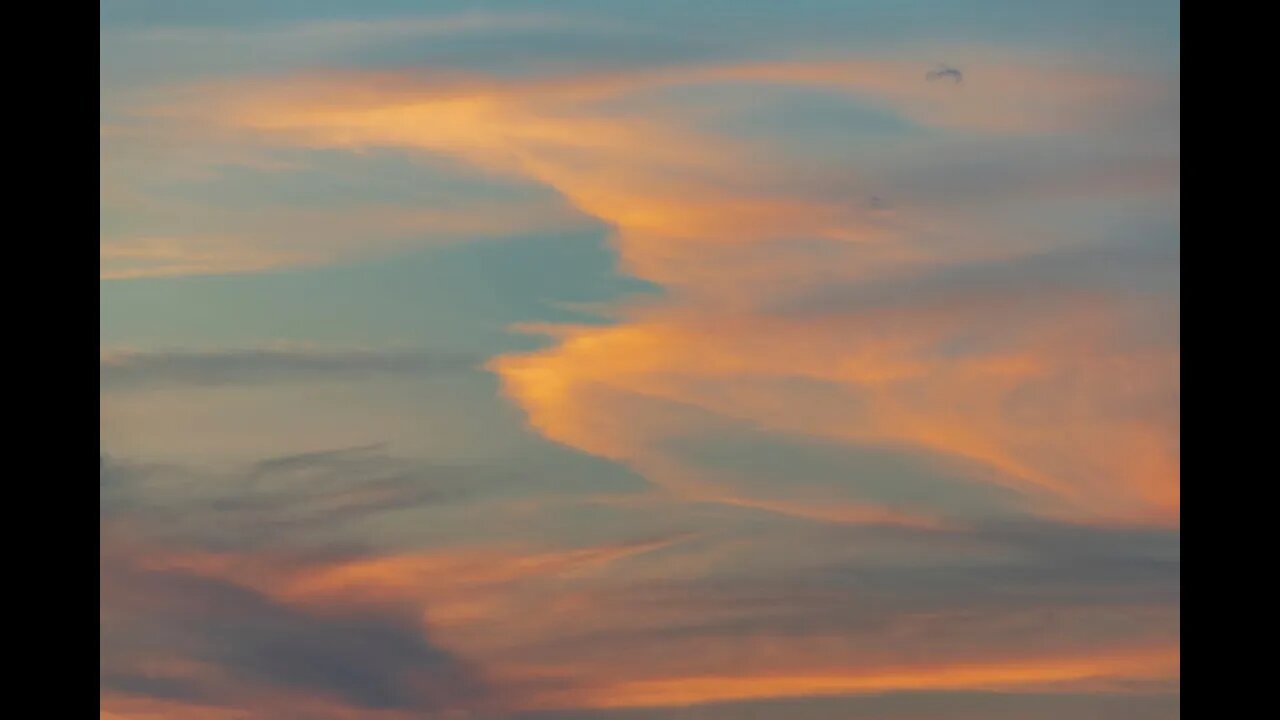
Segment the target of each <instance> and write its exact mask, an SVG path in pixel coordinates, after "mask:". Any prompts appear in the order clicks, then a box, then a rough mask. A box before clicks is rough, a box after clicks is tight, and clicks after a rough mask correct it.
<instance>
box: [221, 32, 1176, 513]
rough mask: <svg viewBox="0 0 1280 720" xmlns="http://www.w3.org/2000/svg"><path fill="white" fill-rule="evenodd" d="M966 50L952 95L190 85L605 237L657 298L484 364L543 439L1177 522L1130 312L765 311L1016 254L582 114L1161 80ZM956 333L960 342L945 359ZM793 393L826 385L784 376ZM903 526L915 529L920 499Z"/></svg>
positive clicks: (1074, 89) (900, 104) (438, 83)
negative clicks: (931, 479) (413, 159)
mask: <svg viewBox="0 0 1280 720" xmlns="http://www.w3.org/2000/svg"><path fill="white" fill-rule="evenodd" d="M974 63H976V64H974V65H972V72H970V73H969V74H970V75H972V76H973V77H974V79H973V80H972V81H970V80H966V83H965V84H964V86H963V89H962V91H961V89H960V88H956V87H946V88H942V87H939V86H937V85H935V84H929V83H925V82H923V80H921V79H920V77H917V76H918V75H919V74H920V70H919V67H918V66H916V65H915V64H913V63H904V62H901V61H898V60H896V59H874V58H873V59H852V60H847V61H829V62H809V63H801V62H793V63H766V64H748V65H738V66H703V67H692V68H679V69H665V70H658V71H644V72H638V73H629V74H628V73H617V74H600V75H589V76H582V77H571V78H552V79H535V80H531V81H510V80H492V79H484V78H474V77H433V76H414V75H412V74H372V75H363V74H347V75H333V76H319V75H316V76H310V77H306V78H301V79H296V78H295V79H293V80H291V81H290V82H289V83H288V84H284V85H282V84H280V83H274V82H273V83H266V84H262V83H259V84H256V85H255V84H250V85H249V86H248V87H243V88H237V89H234V90H222V91H219V92H216V93H212V94H211V95H210V97H214V98H216V100H214V101H212V102H213V105H214V106H216V107H217V108H218V114H217V117H219V118H220V119H221V120H222V121H223V122H225V123H228V124H230V125H231V126H233V127H236V128H240V129H248V130H251V131H255V132H259V133H264V134H266V135H267V136H269V137H274V138H277V139H281V140H284V141H287V142H293V143H300V144H303V145H307V146H314V147H330V148H332V147H338V148H352V149H358V148H365V147H376V146H394V147H405V148H411V149H416V150H426V151H429V152H432V153H439V154H444V155H448V156H452V157H456V158H459V159H462V160H465V161H468V162H470V163H473V164H475V165H477V166H479V167H482V168H485V169H487V170H492V171H496V172H501V173H506V174H511V175H516V176H520V177H524V178H527V179H530V180H533V181H536V182H539V183H542V184H545V185H547V186H549V187H551V188H553V189H554V190H556V191H557V192H558V193H560V194H561V195H562V196H563V197H564V198H565V200H566V201H567V202H568V203H569V204H570V205H571V206H573V207H574V208H576V209H577V210H579V211H581V212H582V213H584V214H586V215H589V216H591V217H594V218H597V219H599V220H601V221H603V222H605V223H607V224H609V225H610V226H611V227H613V228H614V229H615V238H614V243H615V246H616V248H617V250H618V253H619V257H620V260H621V267H622V269H623V270H624V271H625V272H628V273H631V274H634V275H636V276H639V277H641V278H644V279H646V280H649V281H651V282H654V283H657V284H659V285H661V286H662V287H664V288H665V289H666V290H667V291H668V295H667V297H666V298H664V299H663V300H661V301H650V302H648V303H647V304H644V305H639V306H636V307H635V308H634V309H633V310H631V311H629V312H623V313H621V315H620V318H619V322H618V323H617V324H615V325H612V326H607V327H600V326H589V327H569V328H561V329H559V330H557V331H556V333H555V335H556V338H557V344H556V345H555V346H553V347H551V348H548V349H546V350H542V351H538V352H533V353H525V354H520V355H511V356H505V357H501V358H497V359H495V360H494V362H493V363H492V368H493V369H494V370H495V372H497V373H498V374H499V375H500V377H501V378H502V380H503V385H504V388H505V390H506V392H507V393H508V395H509V396H510V397H511V398H512V399H513V400H515V401H516V402H518V403H519V404H520V405H521V406H522V407H523V408H524V409H525V411H526V412H527V413H528V416H529V420H530V423H531V424H532V425H533V426H534V427H535V428H536V429H538V430H539V431H540V432H542V433H543V434H544V435H546V436H547V437H548V438H550V439H552V440H555V441H558V442H561V443H564V444H566V445H569V446H572V447H575V448H578V449H580V450H583V451H586V452H589V453H592V454H596V455H600V456H603V457H607V458H611V459H614V460H617V461H619V462H623V463H627V464H629V465H631V466H632V467H633V468H635V469H637V470H638V471H639V472H641V473H642V474H645V475H646V476H647V477H648V478H649V479H650V480H653V481H654V482H656V483H658V484H660V485H663V486H664V487H666V488H668V489H670V490H674V491H677V492H686V493H689V496H690V497H692V498H697V499H717V498H718V499H720V500H722V501H724V502H728V503H734V504H739V505H749V506H752V507H760V508H768V507H773V508H774V509H777V510H778V511H781V512H791V513H793V514H801V515H807V516H812V517H815V518H823V519H827V520H830V519H832V518H835V517H838V516H840V515H841V513H840V512H838V511H831V510H828V511H827V512H814V511H813V508H805V507H803V506H801V505H797V504H796V503H791V507H790V508H788V507H787V506H786V504H785V503H782V502H779V501H778V499H773V500H769V499H766V498H761V497H753V496H748V495H744V494H742V493H740V492H736V491H734V490H733V489H732V488H728V487H725V486H724V483H718V482H713V481H711V480H710V479H709V475H707V474H704V475H703V476H702V477H699V473H705V472H706V471H705V470H703V469H701V468H695V467H692V466H690V465H689V464H688V463H684V462H681V461H680V459H679V458H675V457H673V456H671V454H670V453H668V452H665V451H664V450H663V449H662V445H663V444H664V442H666V441H668V440H670V439H673V438H679V437H688V436H690V435H696V434H697V432H698V431H699V428H700V427H701V424H702V423H704V422H705V419H699V418H698V417H696V416H697V413H702V414H703V415H704V416H710V417H723V418H728V419H732V420H734V421H736V422H742V423H748V424H750V425H752V426H755V427H758V428H761V429H763V430H766V431H773V432H776V433H783V434H793V435H797V436H803V437H818V438H822V439H826V440H831V441H842V442H858V443H864V444H865V443H871V444H884V445H891V446H907V447H911V446H915V447H919V448H922V449H925V450H927V451H929V452H934V453H943V454H948V455H952V456H955V457H957V458H960V459H963V460H965V461H967V462H971V463H977V464H979V465H982V466H985V467H987V468H988V469H989V470H990V472H988V473H985V474H984V475H983V477H981V478H979V479H981V480H983V481H987V482H995V483H998V484H1000V485H1003V486H1004V487H1007V488H1010V489H1013V490H1016V491H1018V492H1020V493H1022V494H1023V495H1024V496H1025V498H1026V502H1027V503H1028V507H1030V508H1031V509H1032V510H1033V511H1035V512H1037V513H1040V514H1044V515H1050V516H1055V517H1061V518H1067V519H1073V520H1081V519H1083V520H1091V521H1097V522H1112V521H1114V522H1152V523H1159V524H1171V523H1176V516H1177V509H1178V490H1177V488H1178V483H1179V478H1178V446H1177V436H1176V397H1177V351H1176V349H1170V348H1163V349H1141V348H1140V349H1136V350H1134V349H1127V348H1126V347H1125V345H1124V342H1123V340H1124V337H1125V335H1126V334H1127V333H1128V332H1129V331H1130V329H1131V328H1130V327H1129V326H1127V325H1126V324H1125V322H1127V321H1126V320H1125V319H1124V318H1125V317H1126V316H1125V312H1126V311H1127V304H1129V303H1131V302H1134V301H1131V300H1129V299H1126V298H1124V297H1122V296H1121V295H1119V294H1116V293H1111V294H1107V293H1100V292H1095V291H1089V290H1079V291H1071V292H1060V291H1054V292H1056V294H1054V293H1053V292H1049V293H1048V294H1046V293H1045V292H1043V291H1040V290H1037V289H1035V288H1028V287H1025V286H1019V287H1018V288H1017V289H1016V291H1004V292H1003V294H1002V291H1000V290H999V289H998V288H997V289H994V290H979V291H977V292H975V291H973V290H972V289H964V288H960V289H953V290H945V288H944V292H942V294H940V295H937V296H929V295H924V296H921V297H919V298H916V299H913V300H911V301H910V302H907V303H900V304H899V306H893V305H892V304H891V305H888V306H875V305H873V306H870V307H860V306H856V305H855V306H851V307H849V308H847V309H838V308H837V309H834V310H833V311H827V312H818V313H813V312H811V313H808V314H799V315H791V316H789V315H786V314H779V313H776V312H772V311H769V310H768V309H767V308H768V307H769V306H770V305H772V304H777V303H783V304H785V303H786V302H787V301H788V300H789V299H791V298H794V297H797V296H803V295H804V293H806V292H809V291H812V290H813V289H815V288H819V287H823V286H833V285H834V286H839V285H851V284H865V283H870V282H878V283H881V284H885V283H890V282H891V281H892V280H893V279H894V278H902V279H903V281H904V282H905V281H908V280H913V279H916V280H918V279H921V278H923V280H924V282H929V281H930V279H931V278H933V277H935V276H936V275H937V273H938V272H939V271H940V270H945V269H947V268H957V267H965V266H968V265H972V264H974V263H977V262H983V261H989V260H992V259H1003V260H1013V259H1016V258H1018V257H1019V256H1023V255H1029V254H1032V253H1033V252H1034V251H1035V250H1036V249H1035V248H1034V247H1032V246H1028V245H1027V243H1026V242H1025V241H1020V240H1019V239H1017V238H1016V237H1011V236H1010V235H1011V233H1010V232H1009V231H1004V232H1003V234H1002V232H1001V231H1000V230H999V226H998V224H995V225H990V226H987V225H983V224H981V223H979V224H977V225H975V224H974V223H973V222H972V220H971V218H969V217H967V216H963V215H955V214H953V215H947V214H946V213H942V214H937V213H933V214H931V212H930V211H922V212H918V213H912V212H902V213H892V214H890V215H885V214H884V213H880V212H877V211H875V210H874V209H871V208H866V207H862V206H860V205H859V204H857V203H850V202H846V201H836V200H831V199H824V198H814V197H811V196H808V195H806V194H805V193H803V192H789V191H788V190H787V189H786V188H787V187H788V185H789V182H788V181H789V180H802V179H803V178H804V173H805V170H804V169H803V168H802V167H799V166H796V165H795V164H794V163H791V164H788V163H787V162H786V161H785V154H783V153H781V152H780V150H779V149H778V148H769V147H758V146H746V145H744V144H742V143H739V142H734V141H731V140H728V139H726V138H723V137H719V136H715V135H711V134H708V133H705V132H698V131H695V130H693V129H691V128H690V127H689V126H687V125H686V124H684V123H683V122H682V121H681V120H680V118H679V115H678V113H676V112H674V111H672V110H671V109H670V108H669V107H666V106H658V107H657V108H656V109H655V108H654V107H653V106H652V105H649V106H645V108H646V110H643V111H638V112H626V111H623V110H619V109H617V108H614V107H610V108H607V109H606V108H605V107H602V106H601V105H600V104H599V101H601V100H611V99H616V98H619V97H635V96H639V95H643V93H644V92H646V91H648V90H651V89H655V88H661V87H666V86H671V85H688V84H697V83H716V82H737V81H751V82H760V83H791V84H802V85H811V86H817V87H822V88H827V89H830V90H831V91H833V92H847V93H852V94H854V95H858V96H860V97H865V98H868V99H870V101H873V102H878V103H882V104H883V105H884V106H886V107H889V108H893V109H895V110H896V111H898V112H900V113H903V114H905V115H906V116H908V117H911V118H913V119H915V120H917V121H920V122H928V123H934V124H938V125H941V126H944V127H949V128H959V129H969V130H982V131H984V132H985V131H991V132H1009V131H1014V130H1017V131H1018V132H1028V133H1035V132H1052V133H1062V132H1087V131H1092V130H1094V129H1096V128H1098V127H1110V125H1109V124H1114V123H1117V122H1120V123H1121V124H1123V123H1122V121H1123V119H1124V118H1123V117H1122V116H1125V114H1126V113H1129V114H1132V113H1136V112H1140V111H1142V109H1143V108H1144V107H1145V106H1146V104H1147V103H1150V102H1154V101H1155V99H1153V98H1155V96H1156V95H1158V93H1155V91H1153V90H1151V89H1150V88H1149V87H1148V86H1146V85H1144V84H1142V82H1141V79H1140V78H1135V77H1128V76H1121V75H1114V74H1106V73H1100V72H1094V71H1089V70H1061V69H1046V68H1045V67H1043V66H1037V65H1035V64H1033V63H1026V62H1023V61H1022V59H1014V60H1013V61H1010V60H1008V59H1005V60H998V59H991V58H983V57H975V60H974ZM203 92H210V91H209V89H208V88H204V89H203ZM944 93H945V94H944ZM779 160H781V162H777V161H779ZM799 185H803V183H799ZM1050 240H1051V241H1054V242H1056V240H1054V239H1053V238H1050ZM1039 250H1040V251H1043V250H1044V248H1043V247H1041V248H1039ZM1042 296H1043V297H1042ZM957 344H958V345H960V346H965V345H968V346H971V347H970V349H968V350H965V351H963V352H957V351H953V350H949V349H948V348H949V347H951V346H954V345H957ZM797 382H804V383H808V384H809V385H810V386H818V387H823V388H825V391H823V392H822V393H806V392H799V391H797V389H796V387H795V384H796V383H797ZM691 410H692V411H696V412H694V413H691V412H690V411H691ZM854 507H855V508H859V507H860V509H855V510H854V511H852V512H848V513H844V516H845V517H846V518H847V519H848V520H849V521H852V522H863V521H866V520H867V519H868V518H873V519H878V520H885V519H888V518H890V513H889V512H887V511H886V509H885V508H883V507H877V506H876V504H875V503H874V502H871V501H868V502H867V503H866V504H865V505H862V506H856V505H855V506H854ZM903 519H904V520H905V521H906V522H908V523H917V524H918V523H922V522H923V523H927V522H932V520H930V519H928V515H927V513H925V514H918V515H911V514H907V515H906V516H904V518H903Z"/></svg>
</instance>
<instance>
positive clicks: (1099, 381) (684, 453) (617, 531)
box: [99, 0, 1180, 720]
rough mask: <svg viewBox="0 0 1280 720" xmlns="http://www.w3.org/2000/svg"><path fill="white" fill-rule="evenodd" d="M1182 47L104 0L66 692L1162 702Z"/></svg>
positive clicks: (503, 700)
mask: <svg viewBox="0 0 1280 720" xmlns="http://www.w3.org/2000/svg"><path fill="white" fill-rule="evenodd" d="M1178 36H1179V8H1178V3H1176V2H1173V1H1172V0H1106V1H1105V2H1103V1H1101V0H1081V1H1080V2H1074V3H1061V2H1040V1H1036V0H1017V1H1014V0H892V1H891V0H843V1H840V2H837V1H836V0H793V1H790V2H785V3H782V2H767V1H765V0H733V1H729V0H704V1H702V2H697V3H688V2H674V1H672V0H645V1H640V0H627V1H624V0H539V1H537V2H533V1H529V0H525V1H519V2H517V1H515V0H509V1H497V0H495V1H489V2H463V1H461V0H432V1H430V2H427V1H417V2H411V1H410V0H362V1H360V2H356V1H354V0H345V1H339V0H309V1H307V2H303V1H302V0H271V1H270V2H262V1H261V0H223V1H221V2H213V1H212V0H208V1H205V0H188V1H186V2H179V3H174V2H169V1H162V0H104V1H103V2H102V4H101V13H100V82H101V85H100V148H101V153H100V207H101V212H100V237H99V248H100V267H101V280H100V286H99V298H100V337H101V343H100V389H101V390H100V392H101V394H100V418H101V433H100V443H99V445H100V448H99V451H100V456H101V461H100V480H99V495H100V569H101V572H100V577H101V586H100V628H101V630H100V668H101V671H100V707H101V710H100V718H101V719H102V720H161V719H168V718H182V719H184V720H186V719H191V720H267V719H271V720H275V719H285V720H340V719H349V718H362V719H363V718H369V719H371V720H402V719H409V718H428V719H437V718H438V719H440V720H444V719H448V720H454V719H466V720H659V719H675V720H753V719H764V718H776V717H788V718H793V719H794V720H828V719H831V720H836V719H839V720H873V719H874V720H1013V719H1015V718H1016V719H1019V720H1026V719H1035V720H1041V719H1043V720H1067V719H1068V718H1070V719H1073V720H1074V719H1076V718H1082V717H1088V718H1096V719H1099V720H1112V719H1114V720H1120V719H1122V718H1123V719H1125V720H1144V719H1157V718H1159V719H1166V718H1176V717H1177V716H1178V714H1179V573H1180V569H1179V568H1180V548H1179V542H1180V541H1179V511H1180V501H1179V487H1180V471H1179V466H1180V461H1179V455H1180V449H1179V423H1180V417H1179V387H1180V382H1179V373H1180V369H1179V358H1180V350H1179V313H1180V310H1179V292H1180V290H1179V273H1180V260H1179V252H1180V251H1179V246H1180V228H1179V163H1180V159H1179V143H1180V139H1179V134H1180V128H1179V112H1180V111H1179V102H1180V100H1179V52H1180V48H1179V41H1178Z"/></svg>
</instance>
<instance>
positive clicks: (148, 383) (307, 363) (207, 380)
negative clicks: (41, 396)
mask: <svg viewBox="0 0 1280 720" xmlns="http://www.w3.org/2000/svg"><path fill="white" fill-rule="evenodd" d="M481 362H483V358H481V357H479V356H477V355H471V354H467V353H451V352H422V351H411V350H405V351H371V350H347V351H326V350H277V349H247V350H223V351H209V352H196V351H172V352H119V353H110V354H107V355H104V356H103V358H102V359H101V361H100V362H99V381H100V383H101V387H102V389H103V390H117V389H130V388H145V387H155V386H162V385H197V386H211V385H229V384H241V383H261V382H285V381H298V380H314V379H320V378H328V379H341V378H353V377H364V376H371V375H405V376H422V375H436V374H440V373H461V372H466V371H468V370H471V369H473V368H475V367H478V366H479V365H480V364H481Z"/></svg>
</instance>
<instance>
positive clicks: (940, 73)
mask: <svg viewBox="0 0 1280 720" xmlns="http://www.w3.org/2000/svg"><path fill="white" fill-rule="evenodd" d="M943 78H950V79H951V81H952V82H953V83H955V84H957V85H959V84H960V82H961V81H962V80H964V73H962V72H960V71H959V70H957V69H955V68H953V67H951V66H950V65H941V64H940V65H938V68H937V69H936V70H930V71H929V72H927V73H925V76H924V79H925V80H928V81H930V82H932V81H934V80H941V79H943Z"/></svg>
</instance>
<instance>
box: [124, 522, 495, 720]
mask: <svg viewBox="0 0 1280 720" xmlns="http://www.w3.org/2000/svg"><path fill="white" fill-rule="evenodd" d="M110 542H111V539H110V538H107V541H106V543H105V544H104V555H103V558H102V567H101V574H102V599H101V608H102V617H103V621H102V640H101V668H102V671H101V684H102V689H103V691H106V692H112V693H122V694H133V695H142V696H147V697H153V698H169V699H176V700H186V701H199V702H202V703H210V704H227V705H237V704H238V705H243V704H244V703H245V702H246V701H249V700H250V697H249V695H251V694H252V692H253V690H254V689H255V688H262V687H263V686H266V687H268V688H274V689H277V690H279V689H284V690H287V691H292V692H301V693H310V694H315V695H320V696H328V697H337V698H339V699H341V700H342V701H343V702H344V703H346V704H349V705H353V706H356V707H359V708H366V709H403V710H418V711H424V712H426V711H436V710H440V709H444V708H455V707H466V706H469V705H473V704H475V703H477V702H480V701H481V700H482V699H483V698H484V697H486V694H487V693H488V690H487V684H486V682H485V681H484V679H483V678H482V676H481V674H480V672H479V671H478V670H477V669H476V668H475V667H474V666H472V665H470V664H469V663H467V662H465V661H464V660H462V659H460V658H458V657H456V656H454V655H453V654H451V653H450V652H448V651H446V650H444V649H441V648H440V647H437V646H436V645H434V644H433V643H432V642H431V640H430V639H429V638H428V637H427V636H426V634H425V633H424V631H423V628H422V625H421V622H420V618H419V617H417V616H416V615H413V616H408V615H404V616H402V615H399V614H397V613H395V612H392V611H390V610H388V609H385V608H381V609H377V610H376V611H374V610H361V609H349V610H333V609H328V610H326V612H325V613H324V614H323V615H318V614H315V613H313V612H310V611H308V610H306V609H303V608H298V607H292V606H289V605H285V604H283V603H281V602H278V601H276V600H274V599H272V598H270V597H267V596H266V595H264V594H262V593H260V592H258V591H257V590H254V589H251V588H248V587H244V586H241V585H238V584H236V583H233V582H229V581H226V580H221V579H217V578H211V577H204V576H200V575H197V574H194V573H191V572H186V571H183V570H172V569H166V570H148V569H142V568H140V567H138V566H137V564H136V563H135V562H134V557H133V556H131V555H128V554H117V553H115V552H114V550H115V549H114V548H111V547H109V544H110ZM157 653H158V654H157ZM168 658H180V659H182V660H186V661H197V662H200V663H203V664H206V665H208V666H212V668H214V669H215V670H216V671H217V675H221V676H224V677H229V678H230V679H231V680H233V682H232V683H231V684H230V685H227V684H226V683H222V682H219V678H218V677H203V676H197V677H190V678H184V679H182V680H170V679H166V678H157V677H155V676H154V674H152V673H150V672H147V671H146V670H145V668H146V667H149V666H150V667H154V666H155V664H156V662H157V661H160V662H163V661H164V660H165V659H168ZM228 693H233V694H235V693H244V694H245V696H243V697H241V696H228Z"/></svg>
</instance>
